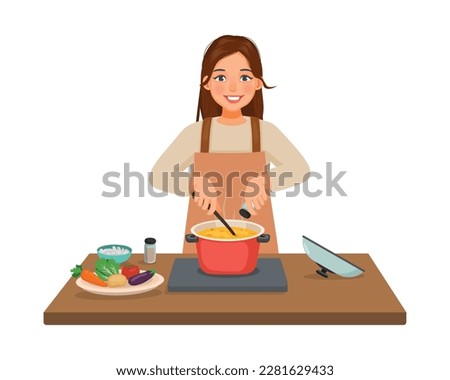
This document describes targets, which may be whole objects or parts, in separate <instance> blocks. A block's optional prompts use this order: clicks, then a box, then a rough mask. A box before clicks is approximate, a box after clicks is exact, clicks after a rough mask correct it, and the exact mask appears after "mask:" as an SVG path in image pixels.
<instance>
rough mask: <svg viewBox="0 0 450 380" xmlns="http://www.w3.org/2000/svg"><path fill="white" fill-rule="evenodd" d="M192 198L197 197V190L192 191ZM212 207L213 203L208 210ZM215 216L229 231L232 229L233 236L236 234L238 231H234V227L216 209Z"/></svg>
mask: <svg viewBox="0 0 450 380" xmlns="http://www.w3.org/2000/svg"><path fill="white" fill-rule="evenodd" d="M192 199H195V192H193V193H192ZM210 208H211V205H208V210H209V209H210ZM213 214H214V216H215V217H216V218H217V219H219V220H220V221H221V222H222V224H223V225H224V226H225V227H226V228H227V230H228V231H230V234H232V235H233V236H236V232H234V231H233V229H232V228H231V226H230V225H229V224H228V223H227V221H226V220H225V219H224V218H223V217H222V215H220V214H219V213H218V212H217V210H216V211H214V213H213Z"/></svg>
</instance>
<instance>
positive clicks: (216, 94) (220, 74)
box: [204, 53, 263, 112]
mask: <svg viewBox="0 0 450 380" xmlns="http://www.w3.org/2000/svg"><path fill="white" fill-rule="evenodd" d="M205 79H206V78H204V80H205ZM262 84H263V83H262V81H261V80H260V79H258V78H255V77H254V75H253V73H252V70H251V68H250V65H249V63H248V61H247V58H245V57H244V56H243V55H242V54H241V53H234V54H232V55H229V56H227V57H225V58H222V59H221V60H220V61H218V62H217V64H216V66H215V67H214V70H213V73H212V76H211V78H210V79H209V81H208V82H207V83H206V84H205V85H204V88H205V89H206V90H208V91H210V92H211V96H212V98H213V99H214V100H215V101H216V103H217V104H218V105H219V106H221V107H222V109H223V110H226V111H229V112H233V111H234V112H235V111H239V110H240V109H242V108H243V107H245V106H246V105H247V104H249V103H250V102H251V100H252V99H253V97H254V96H255V92H256V91H257V90H260V89H261V88H262Z"/></svg>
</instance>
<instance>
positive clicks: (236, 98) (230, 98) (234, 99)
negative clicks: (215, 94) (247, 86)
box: [225, 95, 243, 104]
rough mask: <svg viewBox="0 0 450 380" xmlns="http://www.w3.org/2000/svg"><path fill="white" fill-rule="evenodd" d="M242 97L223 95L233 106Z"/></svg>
mask: <svg viewBox="0 0 450 380" xmlns="http://www.w3.org/2000/svg"><path fill="white" fill-rule="evenodd" d="M242 97H243V95H234V96H227V95H225V99H227V100H228V102H229V103H233V104H235V103H238V102H239V100H241V99H242Z"/></svg>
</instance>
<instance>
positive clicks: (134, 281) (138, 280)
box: [128, 270, 156, 285]
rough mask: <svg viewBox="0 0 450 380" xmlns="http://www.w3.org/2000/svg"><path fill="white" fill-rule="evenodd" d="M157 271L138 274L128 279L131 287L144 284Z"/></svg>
mask: <svg viewBox="0 0 450 380" xmlns="http://www.w3.org/2000/svg"><path fill="white" fill-rule="evenodd" d="M155 273H156V271H155V270H148V271H145V272H142V273H139V274H136V275H134V276H132V277H130V278H129V279H128V283H129V284H130V285H140V284H143V283H144V282H146V281H148V280H150V279H151V278H152V277H153V276H154V275H155Z"/></svg>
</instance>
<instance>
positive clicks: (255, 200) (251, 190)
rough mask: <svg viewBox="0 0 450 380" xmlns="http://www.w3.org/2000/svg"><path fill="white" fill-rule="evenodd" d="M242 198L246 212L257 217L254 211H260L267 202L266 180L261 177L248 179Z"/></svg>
mask: <svg viewBox="0 0 450 380" xmlns="http://www.w3.org/2000/svg"><path fill="white" fill-rule="evenodd" d="M243 196H244V199H245V201H244V203H245V205H246V206H247V210H248V212H249V213H250V214H251V215H257V214H258V213H257V212H256V210H260V209H261V207H262V206H264V204H265V203H266V201H267V192H266V178H265V177H264V176H262V175H260V176H258V177H252V178H250V179H249V180H248V183H247V186H246V187H245V190H244V192H243Z"/></svg>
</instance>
